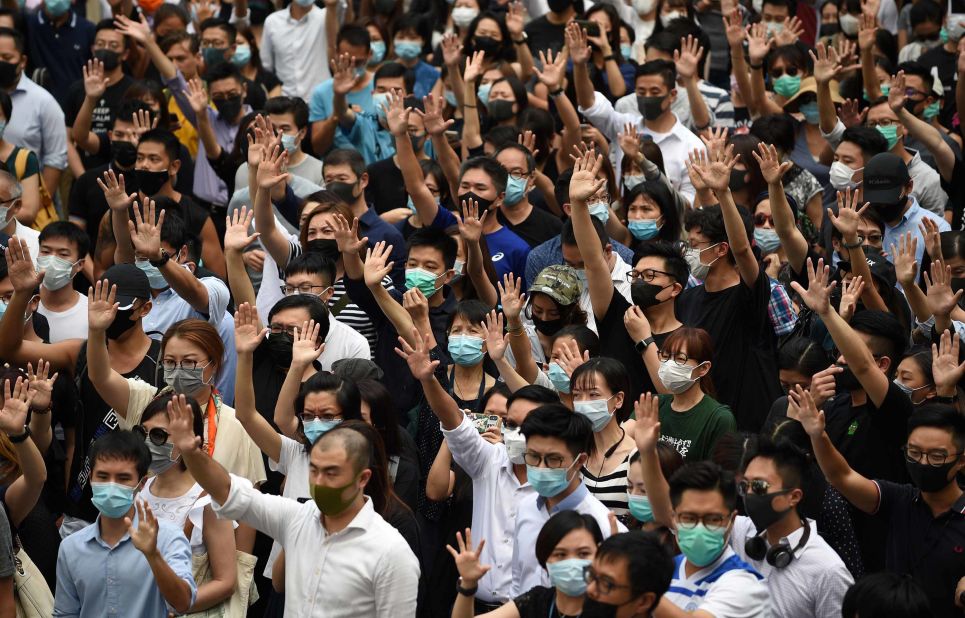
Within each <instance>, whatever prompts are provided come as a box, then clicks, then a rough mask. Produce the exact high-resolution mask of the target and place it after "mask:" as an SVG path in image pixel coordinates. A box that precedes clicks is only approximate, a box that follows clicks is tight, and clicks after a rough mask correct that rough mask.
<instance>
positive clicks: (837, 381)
mask: <svg viewBox="0 0 965 618" xmlns="http://www.w3.org/2000/svg"><path fill="white" fill-rule="evenodd" d="M838 367H841V368H843V369H844V371H842V372H841V373H836V374H834V390H835V391H836V392H839V393H850V392H851V391H860V390H861V388H862V386H861V382H858V378H857V376H855V375H854V372H853V371H851V367H848V366H847V365H838Z"/></svg>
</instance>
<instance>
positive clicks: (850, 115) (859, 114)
mask: <svg viewBox="0 0 965 618" xmlns="http://www.w3.org/2000/svg"><path fill="white" fill-rule="evenodd" d="M867 115H868V109H864V110H862V109H861V105H860V104H859V103H858V100H857V99H845V100H844V103H842V104H841V109H840V110H839V111H838V118H840V119H841V122H843V123H844V126H845V127H857V126H860V125H863V124H864V119H865V116H867Z"/></svg>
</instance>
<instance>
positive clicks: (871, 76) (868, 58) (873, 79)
mask: <svg viewBox="0 0 965 618" xmlns="http://www.w3.org/2000/svg"><path fill="white" fill-rule="evenodd" d="M861 82H862V84H863V85H864V89H865V91H866V92H867V93H868V101H877V100H878V99H879V98H880V97H881V86H880V85H879V84H878V76H877V74H876V72H875V57H874V48H873V47H869V48H867V49H862V50H861Z"/></svg>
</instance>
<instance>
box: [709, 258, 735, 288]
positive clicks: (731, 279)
mask: <svg viewBox="0 0 965 618" xmlns="http://www.w3.org/2000/svg"><path fill="white" fill-rule="evenodd" d="M718 262H722V263H721V264H714V265H713V266H711V267H710V272H709V273H707V279H706V280H705V281H704V287H705V288H707V291H708V292H719V291H721V290H726V289H727V288H729V287H733V286H735V285H737V284H738V283H740V275H739V274H738V273H737V267H736V266H734V265H733V264H731V263H729V262H728V261H727V256H726V255H723V256H721V257H720V259H719V260H718Z"/></svg>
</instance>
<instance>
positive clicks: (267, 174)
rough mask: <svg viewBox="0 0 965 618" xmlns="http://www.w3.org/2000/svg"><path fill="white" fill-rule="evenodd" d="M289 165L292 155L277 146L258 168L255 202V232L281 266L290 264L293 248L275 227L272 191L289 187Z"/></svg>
mask: <svg viewBox="0 0 965 618" xmlns="http://www.w3.org/2000/svg"><path fill="white" fill-rule="evenodd" d="M287 163H288V153H287V152H285V150H284V149H283V148H281V146H280V144H278V143H273V145H272V146H271V148H270V149H269V150H268V151H267V152H266V154H265V156H264V158H263V159H262V161H261V165H259V166H258V175H257V185H258V188H257V192H256V193H255V198H254V209H255V229H256V230H258V232H259V233H260V234H261V244H262V245H264V246H265V249H266V250H267V251H268V254H269V255H270V256H271V257H272V259H273V260H275V262H276V263H277V264H278V265H279V266H280V267H284V266H285V265H287V264H288V260H289V259H290V257H291V244H290V243H289V241H288V238H286V237H285V235H284V234H282V232H281V230H279V229H278V227H277V226H276V225H275V213H274V212H273V211H272V209H271V191H272V189H274V188H275V187H277V186H278V185H280V184H282V183H287V182H288V181H289V179H290V178H291V175H290V174H289V173H287V172H284V171H282V170H283V169H284V168H285V167H286V166H287Z"/></svg>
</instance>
